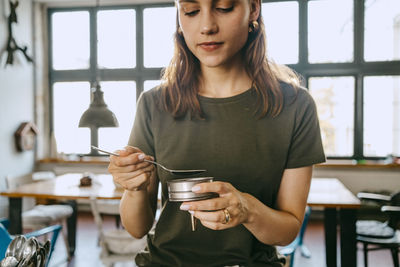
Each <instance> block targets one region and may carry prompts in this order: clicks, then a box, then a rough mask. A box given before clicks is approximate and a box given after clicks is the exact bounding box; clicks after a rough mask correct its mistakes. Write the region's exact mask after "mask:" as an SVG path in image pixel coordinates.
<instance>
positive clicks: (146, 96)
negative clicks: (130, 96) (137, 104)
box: [139, 85, 161, 102]
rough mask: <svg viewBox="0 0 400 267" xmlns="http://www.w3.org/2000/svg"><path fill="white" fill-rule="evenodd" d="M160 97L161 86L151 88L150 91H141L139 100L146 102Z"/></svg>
mask: <svg viewBox="0 0 400 267" xmlns="http://www.w3.org/2000/svg"><path fill="white" fill-rule="evenodd" d="M160 95H161V85H158V86H156V87H153V88H151V89H150V90H147V91H143V92H142V93H141V94H140V96H139V100H141V99H142V100H144V101H146V102H148V101H152V100H155V99H158V98H160Z"/></svg>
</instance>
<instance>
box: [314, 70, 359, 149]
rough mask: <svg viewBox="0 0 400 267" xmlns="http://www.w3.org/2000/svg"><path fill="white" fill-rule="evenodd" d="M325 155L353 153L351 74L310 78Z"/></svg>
mask: <svg viewBox="0 0 400 267" xmlns="http://www.w3.org/2000/svg"><path fill="white" fill-rule="evenodd" d="M309 88H310V93H311V95H312V96H313V97H314V99H315V102H316V105H317V110H318V117H319V122H320V126H321V132H322V141H323V144H324V148H325V153H326V155H327V156H352V155H353V143H354V142H353V138H354V78H353V77H323V78H310V80H309Z"/></svg>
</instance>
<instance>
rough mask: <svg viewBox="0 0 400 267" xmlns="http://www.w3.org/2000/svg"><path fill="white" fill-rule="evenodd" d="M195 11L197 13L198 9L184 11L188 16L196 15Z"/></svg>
mask: <svg viewBox="0 0 400 267" xmlns="http://www.w3.org/2000/svg"><path fill="white" fill-rule="evenodd" d="M197 13H199V10H193V11H185V12H184V14H185V16H189V17H193V16H194V15H196V14H197Z"/></svg>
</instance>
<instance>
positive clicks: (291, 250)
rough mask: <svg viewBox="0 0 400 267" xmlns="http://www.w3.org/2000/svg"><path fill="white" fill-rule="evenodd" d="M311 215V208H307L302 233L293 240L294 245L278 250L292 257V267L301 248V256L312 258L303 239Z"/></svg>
mask: <svg viewBox="0 0 400 267" xmlns="http://www.w3.org/2000/svg"><path fill="white" fill-rule="evenodd" d="M310 214H311V208H310V207H309V206H307V207H306V211H305V214H304V220H303V224H302V225H301V228H300V232H299V234H298V235H297V237H296V239H295V240H293V241H292V243H290V244H289V245H287V246H284V247H279V248H278V250H279V252H280V253H281V254H283V255H285V256H286V257H288V256H290V262H289V266H290V267H293V262H294V256H295V253H296V250H297V249H298V248H300V250H301V254H302V256H303V257H306V258H309V257H311V253H310V251H309V250H308V248H307V247H305V245H304V244H303V237H304V233H305V231H306V228H307V223H308V219H309V217H310Z"/></svg>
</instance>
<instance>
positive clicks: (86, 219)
mask: <svg viewBox="0 0 400 267" xmlns="http://www.w3.org/2000/svg"><path fill="white" fill-rule="evenodd" d="M113 226H114V220H113V219H112V218H109V219H105V227H113ZM304 238H305V240H304V243H305V244H306V246H307V247H308V248H309V250H310V251H311V253H312V255H311V258H308V259H307V258H304V257H302V256H301V255H300V251H298V252H297V253H296V256H295V262H294V266H295V267H324V266H326V265H325V250H324V233H323V224H322V222H321V221H319V220H310V221H309V224H308V226H307V230H306V233H305V237H304ZM99 251H100V249H99V247H98V246H97V229H96V226H95V224H94V222H93V217H92V215H91V214H90V213H86V212H81V213H80V214H79V219H78V234H77V248H76V252H75V256H74V257H73V259H72V260H71V261H70V262H67V261H66V252H65V246H64V243H63V240H62V238H59V239H58V241H57V244H56V249H55V251H54V254H53V257H52V260H51V262H50V264H49V265H50V266H49V267H99V266H103V265H102V264H101V261H100V260H99V257H98V255H99ZM338 257H339V256H338ZM338 262H339V261H338ZM133 266H135V264H134V263H133V260H132V262H130V263H118V264H115V266H114V267H133ZM363 266H364V262H363V257H362V253H361V249H360V248H359V251H358V264H357V267H363ZM369 266H370V267H391V266H393V263H392V259H391V256H390V252H389V251H388V250H382V251H372V252H370V253H369ZM205 267H206V266H205ZM342 267H352V266H342Z"/></svg>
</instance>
